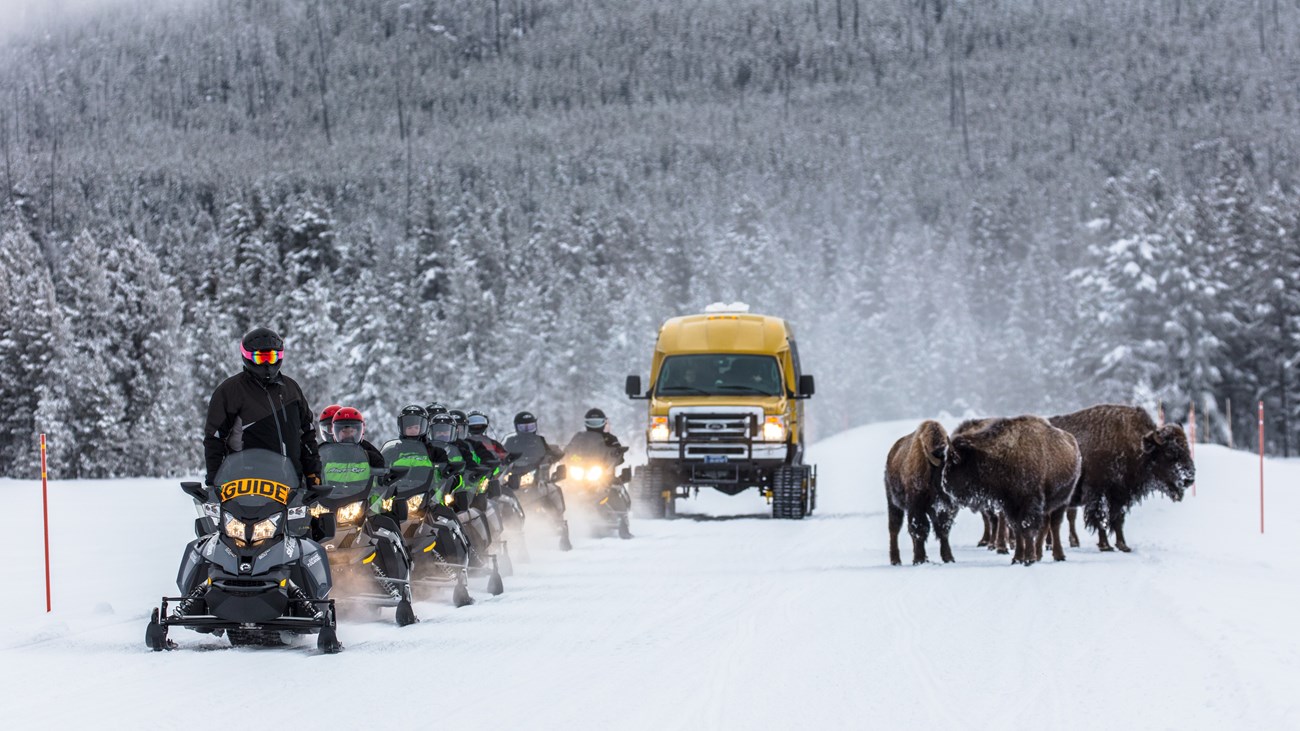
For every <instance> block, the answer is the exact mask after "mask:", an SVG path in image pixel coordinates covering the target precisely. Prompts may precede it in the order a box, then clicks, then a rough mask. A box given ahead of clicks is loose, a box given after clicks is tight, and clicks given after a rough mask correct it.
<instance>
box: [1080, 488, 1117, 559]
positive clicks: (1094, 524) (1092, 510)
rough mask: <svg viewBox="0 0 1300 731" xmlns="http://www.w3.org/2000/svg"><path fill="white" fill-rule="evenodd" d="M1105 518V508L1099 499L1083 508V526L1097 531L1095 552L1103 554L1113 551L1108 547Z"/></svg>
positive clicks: (1091, 501) (1090, 501) (1108, 539)
mask: <svg viewBox="0 0 1300 731" xmlns="http://www.w3.org/2000/svg"><path fill="white" fill-rule="evenodd" d="M1106 517H1107V516H1106V508H1105V506H1104V505H1102V498H1100V497H1098V498H1094V499H1091V500H1089V501H1088V502H1087V503H1086V504H1085V505H1084V506H1083V524H1084V525H1086V526H1088V527H1089V528H1092V529H1093V530H1095V531H1097V550H1099V551H1103V552H1105V551H1113V550H1115V549H1113V548H1111V547H1110V537H1109V536H1108V535H1107V529H1106V525H1107V522H1106Z"/></svg>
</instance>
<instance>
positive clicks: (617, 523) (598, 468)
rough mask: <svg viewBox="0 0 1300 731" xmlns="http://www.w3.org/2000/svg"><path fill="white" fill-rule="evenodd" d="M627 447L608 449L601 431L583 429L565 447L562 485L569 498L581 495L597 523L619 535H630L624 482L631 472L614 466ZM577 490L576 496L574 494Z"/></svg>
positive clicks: (626, 536)
mask: <svg viewBox="0 0 1300 731" xmlns="http://www.w3.org/2000/svg"><path fill="white" fill-rule="evenodd" d="M625 452H627V447H618V448H616V449H615V448H611V447H609V446H606V445H605V441H604V438H603V437H602V436H601V434H600V432H596V431H585V432H579V433H577V434H575V435H574V436H573V440H572V441H570V442H569V445H568V446H567V447H565V448H564V467H565V476H564V485H565V490H566V492H568V493H569V496H570V497H575V498H576V496H577V495H581V496H582V497H581V498H577V499H582V500H584V501H586V502H588V503H589V504H591V505H592V507H593V508H594V510H595V513H596V517H597V519H598V520H599V521H600V524H601V525H602V526H603V527H604V528H606V529H608V530H613V531H616V532H617V533H618V537H619V538H631V537H632V533H631V530H630V529H629V526H628V511H629V510H630V509H631V506H632V497H631V495H630V494H629V493H628V491H627V482H628V480H629V479H631V474H632V471H631V469H629V468H626V467H625V468H623V470H622V471H621V472H617V473H616V472H615V469H616V467H617V465H618V463H619V462H621V461H622V460H621V458H622V456H623V454H624V453H625ZM575 493H576V495H575Z"/></svg>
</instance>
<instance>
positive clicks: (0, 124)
mask: <svg viewBox="0 0 1300 731" xmlns="http://www.w3.org/2000/svg"><path fill="white" fill-rule="evenodd" d="M0 147H3V148H4V153H5V197H6V198H8V199H9V202H10V203H11V204H12V203H13V202H14V172H13V166H12V163H11V161H10V157H9V114H8V113H7V112H0Z"/></svg>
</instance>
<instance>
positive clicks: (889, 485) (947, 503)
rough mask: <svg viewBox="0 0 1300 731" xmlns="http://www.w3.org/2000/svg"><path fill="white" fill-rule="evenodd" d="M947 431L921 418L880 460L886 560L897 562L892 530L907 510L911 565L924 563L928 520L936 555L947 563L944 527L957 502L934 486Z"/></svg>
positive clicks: (949, 523) (895, 537) (949, 556)
mask: <svg viewBox="0 0 1300 731" xmlns="http://www.w3.org/2000/svg"><path fill="white" fill-rule="evenodd" d="M947 451H948V432H947V431H946V430H945V429H944V428H943V425H942V424H940V423H939V422H937V421H923V422H921V425H920V426H918V427H917V428H916V431H914V432H912V433H911V434H908V435H907V436H905V437H903V438H902V439H899V440H898V441H897V442H894V446H893V448H892V449H890V450H889V458H888V459H887V460H886V462H885V497H886V498H887V500H888V502H889V562H890V563H891V564H893V565H895V566H897V565H899V564H901V563H902V562H903V561H902V558H901V557H900V556H899V554H898V531H899V529H900V528H902V526H903V513H904V512H906V513H907V532H908V535H910V536H911V537H912V563H913V564H919V563H925V561H926V556H925V541H926V540H927V539H928V538H929V537H930V524H931V523H933V524H934V533H935V535H936V536H938V538H939V556H940V558H942V559H943V562H944V563H950V562H951V561H952V560H953V558H952V547H951V546H949V545H948V531H949V530H950V529H951V528H952V522H953V519H954V518H955V517H956V515H957V506H956V504H954V503H953V501H952V499H951V498H949V497H948V496H947V495H946V494H944V492H943V490H942V489H941V486H940V484H939V483H940V479H941V477H942V475H943V460H944V455H945V454H946V453H947Z"/></svg>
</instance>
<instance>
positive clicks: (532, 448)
mask: <svg viewBox="0 0 1300 731" xmlns="http://www.w3.org/2000/svg"><path fill="white" fill-rule="evenodd" d="M514 423H515V433H514V434H511V435H510V436H509V437H507V438H506V441H505V444H504V447H505V449H506V450H507V451H509V452H510V454H513V455H517V457H516V458H515V460H514V462H513V463H512V464H511V466H510V473H509V475H508V476H507V479H506V484H508V485H509V487H510V489H511V490H512V491H513V492H514V495H515V496H516V497H517V498H518V500H519V504H520V506H521V508H522V509H523V511H524V512H525V513H538V514H541V515H543V516H545V517H546V519H547V520H548V521H549V522H550V523H551V524H552V525H553V526H554V527H555V531H556V533H558V534H559V537H560V550H562V551H568V550H571V549H572V548H573V543H572V542H571V541H570V540H569V521H568V520H565V518H564V507H565V506H564V491H563V490H562V489H560V486H559V484H558V483H559V481H560V480H563V479H564V477H565V469H566V468H564V467H563V466H561V467H557V468H555V469H554V470H552V467H553V466H554V464H555V463H556V462H558V461H559V460H560V459H561V458H562V457H563V456H564V450H562V449H560V448H558V447H554V446H552V445H550V444H547V443H546V439H545V438H543V437H542V435H540V434H538V433H537V417H535V416H533V415H532V414H531V413H529V412H527V411H521V412H519V413H518V414H515V419H514Z"/></svg>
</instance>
